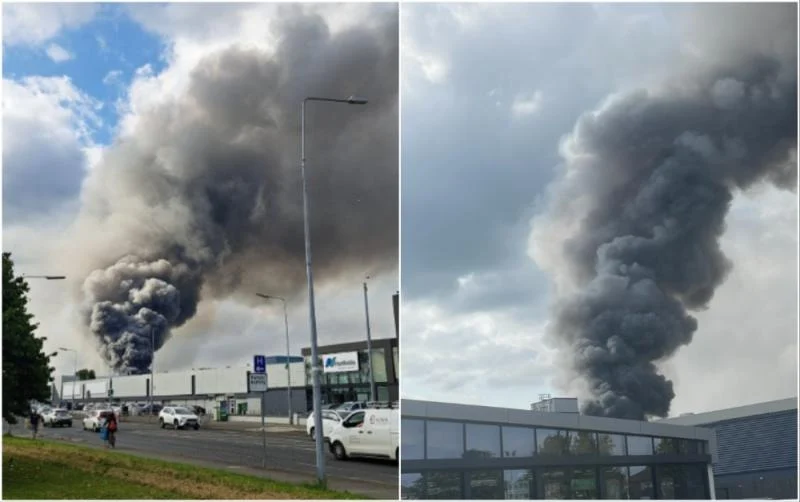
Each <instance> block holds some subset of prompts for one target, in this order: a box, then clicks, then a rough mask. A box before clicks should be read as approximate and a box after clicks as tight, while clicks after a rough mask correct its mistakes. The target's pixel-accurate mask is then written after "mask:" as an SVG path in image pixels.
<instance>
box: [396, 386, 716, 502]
mask: <svg viewBox="0 0 800 502" xmlns="http://www.w3.org/2000/svg"><path fill="white" fill-rule="evenodd" d="M555 401H556V400H554V402H553V403H536V404H534V405H532V410H531V411H528V410H519V409H506V408H492V407H486V406H470V405H459V404H448V403H438V402H429V401H417V400H408V399H403V403H402V408H401V416H402V432H401V442H402V446H401V485H402V488H401V493H402V498H404V499H629V498H630V499H656V498H660V499H708V498H710V495H711V494H712V493H713V475H712V473H711V472H712V471H711V463H712V460H714V459H715V456H716V448H715V439H714V435H713V434H712V432H711V431H710V430H709V429H705V428H701V427H689V426H683V425H672V424H661V423H653V422H644V421H635V420H620V419H613V418H604V417H590V416H584V415H580V414H579V413H578V406H577V400H574V399H572V400H563V399H562V400H557V401H558V402H555ZM534 410H538V411H534Z"/></svg>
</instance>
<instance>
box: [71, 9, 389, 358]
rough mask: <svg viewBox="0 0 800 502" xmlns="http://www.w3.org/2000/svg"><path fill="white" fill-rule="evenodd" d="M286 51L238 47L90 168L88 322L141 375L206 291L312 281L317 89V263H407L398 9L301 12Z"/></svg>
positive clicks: (294, 286) (285, 23) (287, 18)
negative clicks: (357, 101) (302, 119)
mask: <svg viewBox="0 0 800 502" xmlns="http://www.w3.org/2000/svg"><path fill="white" fill-rule="evenodd" d="M283 13H284V14H286V15H284V16H282V18H281V19H280V20H279V21H276V25H275V26H273V30H274V32H276V33H280V34H281V37H280V39H279V43H278V46H277V47H276V50H275V52H274V53H273V54H267V53H264V52H261V51H258V50H255V49H246V48H241V47H230V48H228V49H225V50H222V51H220V52H217V53H214V54H213V55H211V56H209V57H207V58H205V59H204V60H202V61H201V62H200V63H199V64H198V66H197V67H196V68H194V70H193V72H192V73H191V78H190V84H189V86H188V91H187V92H186V93H184V94H183V95H181V96H180V97H179V98H173V99H169V100H167V101H166V102H164V103H162V104H159V105H158V106H156V107H154V108H153V109H150V110H147V111H145V112H143V113H142V114H141V116H140V117H139V119H138V123H137V125H136V127H135V129H134V130H133V132H132V133H130V134H126V135H124V136H122V137H120V138H119V139H118V140H117V141H116V143H115V144H114V145H113V147H112V148H111V149H110V150H109V151H108V152H107V153H106V155H105V156H104V159H103V162H102V164H101V165H100V166H98V167H97V168H96V169H95V170H94V171H93V172H92V173H91V175H90V178H89V179H88V181H87V184H86V187H85V191H84V195H83V199H84V207H83V212H82V215H81V220H80V224H79V232H78V233H79V234H80V237H78V238H84V239H86V240H87V241H92V242H93V243H96V249H94V250H93V251H92V252H91V256H90V257H88V258H84V260H85V261H86V262H88V265H85V269H86V270H94V271H93V272H91V273H90V274H89V275H88V277H87V279H86V280H85V282H84V285H83V295H84V299H85V305H86V314H85V319H86V322H87V325H88V326H89V327H90V329H91V332H92V333H93V334H94V336H95V337H96V338H97V340H99V341H100V342H101V344H100V346H101V352H102V354H103V356H104V357H105V359H106V360H107V361H108V363H109V365H110V366H111V367H112V369H114V370H115V371H118V372H122V373H125V372H134V373H135V372H142V371H144V370H146V369H147V368H148V367H149V366H150V363H151V361H152V350H151V346H150V338H151V330H152V333H153V336H154V338H155V349H156V350H157V349H158V348H160V347H161V346H162V345H163V344H164V343H165V341H166V340H167V339H168V338H169V335H170V330H171V329H172V328H175V327H177V326H181V325H182V324H184V323H185V322H186V321H188V320H189V319H191V318H192V316H193V315H194V314H195V312H196V310H197V305H198V302H199V301H200V299H201V297H203V298H225V297H229V296H232V295H239V296H240V298H241V299H242V300H243V301H244V300H250V299H251V297H252V296H253V292H254V291H273V292H275V294H282V295H285V296H291V295H293V294H297V293H299V292H301V291H303V286H304V284H305V282H304V281H305V271H304V267H303V264H304V261H303V260H304V248H303V226H302V199H301V185H300V176H299V168H298V151H299V111H300V102H301V100H302V99H303V98H304V97H306V96H309V95H322V96H333V97H347V96H349V95H351V94H357V95H363V96H366V97H368V98H369V99H370V103H369V105H367V106H361V107H355V106H346V105H316V104H312V105H310V108H309V110H308V112H307V118H308V127H307V137H308V142H307V157H308V162H307V172H308V174H309V192H310V201H311V208H310V209H311V215H312V222H311V236H312V243H313V253H314V254H313V258H314V269H315V276H316V278H317V280H318V281H320V282H321V283H323V284H324V283H325V282H326V281H335V280H337V279H338V278H341V277H343V276H352V275H356V276H358V277H363V276H364V274H365V273H371V274H373V275H374V274H378V273H380V272H383V271H391V270H396V267H397V248H398V241H397V235H398V231H397V229H398V227H397V225H398V209H397V207H398V183H397V180H398V169H397V167H398V166H397V153H398V150H397V137H398V134H397V91H398V89H397V87H398V74H397V65H398V46H397V39H398V31H397V12H396V10H395V9H391V8H388V9H387V8H380V9H376V13H375V16H376V19H375V21H378V22H376V23H371V26H372V27H369V28H366V27H365V28H358V29H351V30H348V31H344V32H340V33H337V34H335V35H333V34H331V33H330V32H329V30H328V28H327V25H326V23H325V22H324V21H323V19H321V18H320V17H318V16H316V15H307V14H300V13H299V11H298V10H296V9H294V10H293V9H286V10H285V11H284V12H283Z"/></svg>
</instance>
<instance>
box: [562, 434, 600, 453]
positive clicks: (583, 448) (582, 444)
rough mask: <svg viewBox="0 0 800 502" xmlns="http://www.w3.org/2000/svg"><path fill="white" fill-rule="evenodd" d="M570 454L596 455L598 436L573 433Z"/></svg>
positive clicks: (570, 437)
mask: <svg viewBox="0 0 800 502" xmlns="http://www.w3.org/2000/svg"><path fill="white" fill-rule="evenodd" d="M569 439H570V441H569V452H570V453H571V454H573V455H596V454H597V435H596V434H595V433H594V432H586V431H580V432H571V433H570V434H569Z"/></svg>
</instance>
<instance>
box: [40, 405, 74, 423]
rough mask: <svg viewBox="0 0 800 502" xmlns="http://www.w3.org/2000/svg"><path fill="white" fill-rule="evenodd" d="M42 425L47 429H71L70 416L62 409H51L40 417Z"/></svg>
mask: <svg viewBox="0 0 800 502" xmlns="http://www.w3.org/2000/svg"><path fill="white" fill-rule="evenodd" d="M42 425H44V426H45V427H47V426H48V425H49V426H50V427H63V426H65V425H66V426H67V427H72V415H70V413H69V411H67V410H65V409H63V408H57V409H52V410H50V411H48V412H47V413H44V414H43V415H42Z"/></svg>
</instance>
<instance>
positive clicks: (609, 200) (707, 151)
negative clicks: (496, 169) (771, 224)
mask: <svg viewBox="0 0 800 502" xmlns="http://www.w3.org/2000/svg"><path fill="white" fill-rule="evenodd" d="M795 8H796V6H793V5H770V6H763V5H760V6H758V7H752V6H730V5H723V6H714V7H709V8H708V9H707V10H705V11H701V12H700V13H699V14H698V13H695V15H696V16H699V17H700V18H703V17H706V20H708V19H710V18H713V19H714V21H713V22H711V23H707V24H706V23H703V24H702V29H704V30H706V29H708V27H709V26H722V27H725V28H724V29H726V30H727V29H730V31H729V32H727V33H717V34H715V35H714V36H712V35H709V34H708V33H705V34H703V36H702V37H701V38H702V40H703V42H704V45H702V47H701V48H702V49H705V52H704V53H702V55H701V56H700V57H699V59H700V65H699V69H698V67H693V69H690V70H689V71H686V70H687V69H686V68H684V69H683V71H682V73H681V76H680V79H676V81H675V82H670V83H668V84H666V85H664V86H663V87H662V88H660V89H657V90H651V91H643V90H642V91H636V92H630V93H626V94H624V95H619V96H615V97H614V98H612V99H610V100H609V101H608V102H607V103H605V104H604V105H603V106H602V107H601V108H600V109H599V110H597V111H595V112H592V113H587V114H586V115H584V116H583V117H581V118H580V120H579V121H578V123H577V125H576V127H575V130H574V131H573V133H572V135H571V137H570V138H568V140H567V141H566V142H565V143H564V145H563V146H564V148H563V152H564V157H565V160H566V162H565V173H564V175H563V177H562V178H561V179H560V180H559V181H558V182H557V183H556V184H555V185H554V187H553V190H552V192H551V194H550V195H551V200H550V205H549V207H548V210H547V213H546V214H545V215H544V216H543V217H541V218H539V219H538V220H537V222H536V223H535V228H534V234H533V236H532V238H533V240H534V244H533V245H534V247H535V248H536V251H535V253H536V259H537V261H539V263H540V265H542V266H543V267H544V268H546V269H548V270H549V271H550V272H551V273H552V274H553V277H554V279H555V281H556V283H557V289H558V301H557V302H556V305H555V308H554V319H553V322H552V324H551V334H552V335H553V336H554V337H555V338H556V339H558V340H559V341H560V342H561V343H562V344H564V345H566V347H568V351H567V352H568V353H569V354H570V360H571V364H572V368H573V369H574V370H575V372H576V373H577V375H579V376H580V377H581V378H582V380H583V381H584V383H586V384H588V390H589V392H590V394H591V398H590V399H589V400H588V401H587V402H586V403H585V405H584V411H585V412H586V413H588V414H594V415H604V416H613V417H621V418H631V419H643V418H645V417H646V416H666V415H667V414H668V412H669V408H670V402H671V400H672V399H673V397H674V391H673V386H672V382H671V381H669V380H667V379H666V378H665V377H664V376H663V375H661V374H660V373H659V371H658V368H657V366H656V364H657V363H658V362H659V361H661V360H663V359H665V358H667V357H669V356H671V355H673V354H674V353H675V352H676V351H677V350H678V348H680V347H681V346H682V345H686V344H688V343H690V342H691V340H692V337H693V335H694V334H695V332H696V330H697V328H698V325H697V321H696V320H695V319H694V318H693V317H692V316H691V315H690V313H689V312H690V311H692V310H699V309H703V308H706V307H707V306H708V304H709V302H710V300H711V299H712V297H713V295H714V290H715V289H716V288H717V287H718V286H719V285H720V284H721V283H722V282H723V281H724V280H725V277H726V274H727V273H728V271H729V270H730V267H731V266H732V264H731V263H730V262H729V261H728V260H727V259H726V257H725V254H724V252H723V250H722V249H721V248H720V243H719V238H720V236H721V235H722V234H723V233H724V231H725V216H726V214H727V212H728V209H729V207H730V204H731V201H732V199H733V197H734V195H735V193H736V192H737V190H744V189H747V188H748V187H750V186H752V185H753V184H755V183H759V182H770V183H773V184H775V185H777V186H779V187H783V188H787V189H790V188H794V186H795V185H796V182H797V153H796V152H797V93H796V86H797V79H796V58H797V55H796V47H797V45H796V44H797V36H796V33H797V26H796V17H795V16H796V14H795ZM764 11H766V13H765V12H764ZM698 24H700V23H698ZM730 26H739V27H740V28H742V29H741V30H738V31H737V30H736V29H734V28H730ZM737 34H738V36H739V37H740V38H741V40H740V41H739V43H735V42H733V41H734V40H736V38H735V37H736V36H737ZM756 38H758V39H759V40H761V41H766V42H767V43H753V44H748V41H752V40H754V39H756ZM731 329H736V327H735V326H731ZM709 357H713V354H709Z"/></svg>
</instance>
